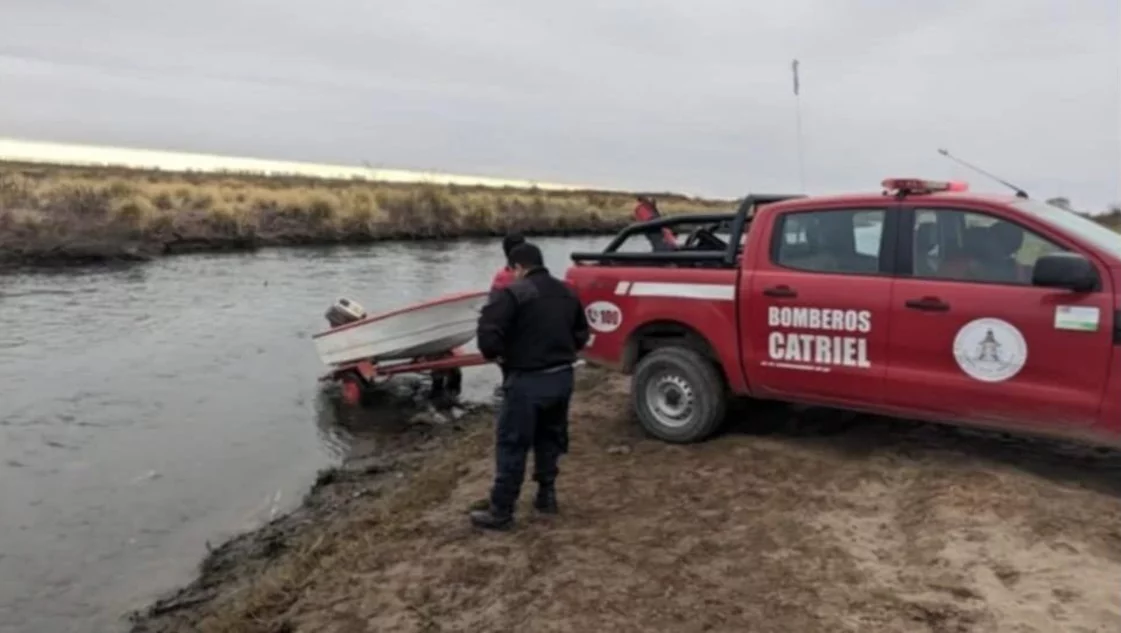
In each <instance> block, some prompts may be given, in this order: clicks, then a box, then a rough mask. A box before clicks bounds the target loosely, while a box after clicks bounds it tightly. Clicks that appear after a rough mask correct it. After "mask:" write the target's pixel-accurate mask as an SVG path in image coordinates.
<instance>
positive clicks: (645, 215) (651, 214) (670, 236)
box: [634, 196, 677, 252]
mask: <svg viewBox="0 0 1121 633" xmlns="http://www.w3.org/2000/svg"><path fill="white" fill-rule="evenodd" d="M637 200H638V204H637V205H636V206H635V208H634V219H635V220H638V221H639V222H646V221H648V220H654V219H656V218H660V217H662V214H661V213H659V212H658V203H657V202H655V201H654V198H651V197H650V196H637ZM646 239H648V240H650V247H651V248H653V249H654V251H655V252H659V251H672V250H676V249H677V236H676V235H674V233H673V231H671V230H670V229H669V227H662V230H661V233H660V234H659V233H657V232H653V231H652V232H650V233H647V234H646Z"/></svg>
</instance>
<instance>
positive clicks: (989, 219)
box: [566, 179, 1121, 445]
mask: <svg viewBox="0 0 1121 633" xmlns="http://www.w3.org/2000/svg"><path fill="white" fill-rule="evenodd" d="M685 227H695V228H692V229H691V230H689V231H685V230H683V228H685ZM664 228H670V229H671V230H673V231H674V233H675V234H676V235H677V236H678V246H677V248H676V249H674V250H671V251H668V252H651V250H650V247H649V242H648V241H647V240H646V239H645V235H646V234H647V233H650V232H660V231H662V229H664ZM683 236H684V238H683V239H682V237H683ZM631 238H636V239H631ZM631 245H633V246H635V248H630V246H631ZM572 260H573V262H574V265H573V266H571V267H570V268H569V270H568V271H567V273H566V279H567V281H568V282H569V284H571V285H572V286H573V287H574V288H575V289H576V291H577V293H578V295H579V296H580V298H581V300H582V301H583V303H584V305H585V309H586V313H587V317H588V322H589V324H590V325H591V328H592V338H591V340H590V341H589V343H588V346H587V348H586V349H585V351H584V357H585V359H586V360H587V361H588V362H589V363H592V364H598V365H604V366H608V367H611V368H614V369H616V370H619V371H622V372H625V373H628V374H631V375H632V388H631V392H632V395H631V397H632V403H633V407H634V409H635V412H636V414H637V416H638V418H639V420H640V422H641V424H642V426H643V427H644V428H645V429H646V430H647V432H649V433H650V434H652V435H654V436H656V437H658V438H661V439H663V440H666V441H670V442H691V441H698V440H701V439H703V438H705V437H707V436H709V435H711V434H712V433H713V432H715V431H716V430H717V429H718V428H719V425H720V424H721V422H722V421H723V418H724V415H725V407H726V404H727V402H728V400H729V398H732V397H751V398H759V399H767V400H779V401H787V402H795V403H802V404H808V405H821V406H827V407H834V408H840V409H847V410H853V411H862V412H869V413H877V414H885V415H889V416H895V417H905V418H917V419H926V420H932V421H941V422H950V423H957V424H963V425H976V426H986V427H993V428H1000V429H1003V430H1013V431H1024V432H1032V433H1041V434H1047V435H1054V436H1060V437H1065V438H1069V439H1080V440H1085V441H1091V442H1095V443H1105V444H1114V445H1117V444H1119V443H1121V442H1119V440H1121V362H1119V361H1121V359H1119V358H1118V356H1117V354H1116V352H1117V350H1118V349H1119V347H1118V346H1119V344H1121V322H1119V319H1121V316H1119V315H1121V313H1119V309H1121V235H1118V234H1116V233H1114V232H1112V231H1110V230H1108V229H1106V228H1104V227H1102V226H1101V225H1099V224H1097V223H1095V222H1093V221H1092V220H1089V219H1086V218H1084V217H1081V216H1079V215H1077V214H1075V213H1071V212H1069V211H1065V210H1062V209H1059V208H1056V207H1052V206H1050V205H1047V204H1044V203H1040V202H1037V201H1034V200H1031V199H1027V198H1026V197H1023V196H997V195H981V194H974V193H970V192H969V191H968V190H967V187H966V186H965V185H964V184H963V183H946V182H935V181H926V180H920V179H889V180H885V181H884V182H883V191H881V192H876V193H869V194H863V195H844V196H815V197H804V196H748V197H747V198H745V199H744V201H743V203H742V204H741V205H740V207H739V208H738V210H737V211H736V212H734V213H722V214H705V215H677V216H671V217H662V218H659V219H656V220H652V221H648V222H641V223H636V224H633V225H631V226H629V227H627V228H626V229H624V230H623V231H622V232H621V233H620V234H619V235H617V236H616V237H615V239H614V240H613V241H612V242H611V243H610V244H608V246H607V247H606V248H605V249H604V250H603V251H602V252H592V253H573V254H572Z"/></svg>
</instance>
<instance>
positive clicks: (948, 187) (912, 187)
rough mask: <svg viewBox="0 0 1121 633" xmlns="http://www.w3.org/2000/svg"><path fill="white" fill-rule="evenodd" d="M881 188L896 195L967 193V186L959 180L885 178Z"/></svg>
mask: <svg viewBox="0 0 1121 633" xmlns="http://www.w3.org/2000/svg"><path fill="white" fill-rule="evenodd" d="M881 184H882V185H883V188H884V189H885V190H887V191H891V192H894V193H898V194H909V193H938V192H943V191H969V184H968V183H965V182H962V181H960V180H923V179H922V178H887V179H885V180H884V181H883V182H882V183H881Z"/></svg>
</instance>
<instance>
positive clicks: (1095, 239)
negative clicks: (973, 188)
mask: <svg viewBox="0 0 1121 633" xmlns="http://www.w3.org/2000/svg"><path fill="white" fill-rule="evenodd" d="M1012 206H1014V207H1017V208H1019V209H1021V210H1023V211H1026V212H1027V213H1030V214H1031V215H1033V216H1035V217H1037V218H1039V219H1040V220H1043V221H1044V222H1046V223H1048V224H1050V225H1051V226H1054V227H1055V228H1057V229H1059V230H1061V231H1064V232H1066V233H1069V234H1070V235H1071V236H1073V237H1075V238H1077V239H1079V240H1082V241H1084V242H1087V243H1089V244H1092V245H1093V246H1096V247H1097V248H1100V249H1101V250H1103V251H1106V252H1107V253H1109V254H1111V255H1114V256H1115V257H1117V258H1118V259H1121V234H1118V233H1117V232H1115V231H1112V230H1110V229H1107V228H1105V227H1104V226H1102V225H1101V224H1098V223H1097V222H1095V221H1093V220H1090V219H1088V218H1085V217H1083V216H1081V215H1078V214H1077V213H1074V212H1071V211H1065V210H1063V209H1060V208H1058V207H1055V206H1052V205H1049V204H1047V203H1044V202H1039V201H1036V200H1019V201H1017V202H1015V203H1014V204H1013V205H1012Z"/></svg>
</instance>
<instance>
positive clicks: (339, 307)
mask: <svg viewBox="0 0 1121 633" xmlns="http://www.w3.org/2000/svg"><path fill="white" fill-rule="evenodd" d="M324 316H326V317H327V322H328V323H330V324H331V327H339V326H340V325H346V324H347V323H353V322H355V321H358V320H360V319H364V318H365V317H366V311H365V310H364V309H362V306H360V305H358V303H357V302H355V301H351V300H350V299H347V298H345V297H343V298H341V299H339V300H338V301H336V302H335V304H334V305H332V306H331V307H330V308H327V313H326V314H325V315H324Z"/></svg>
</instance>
